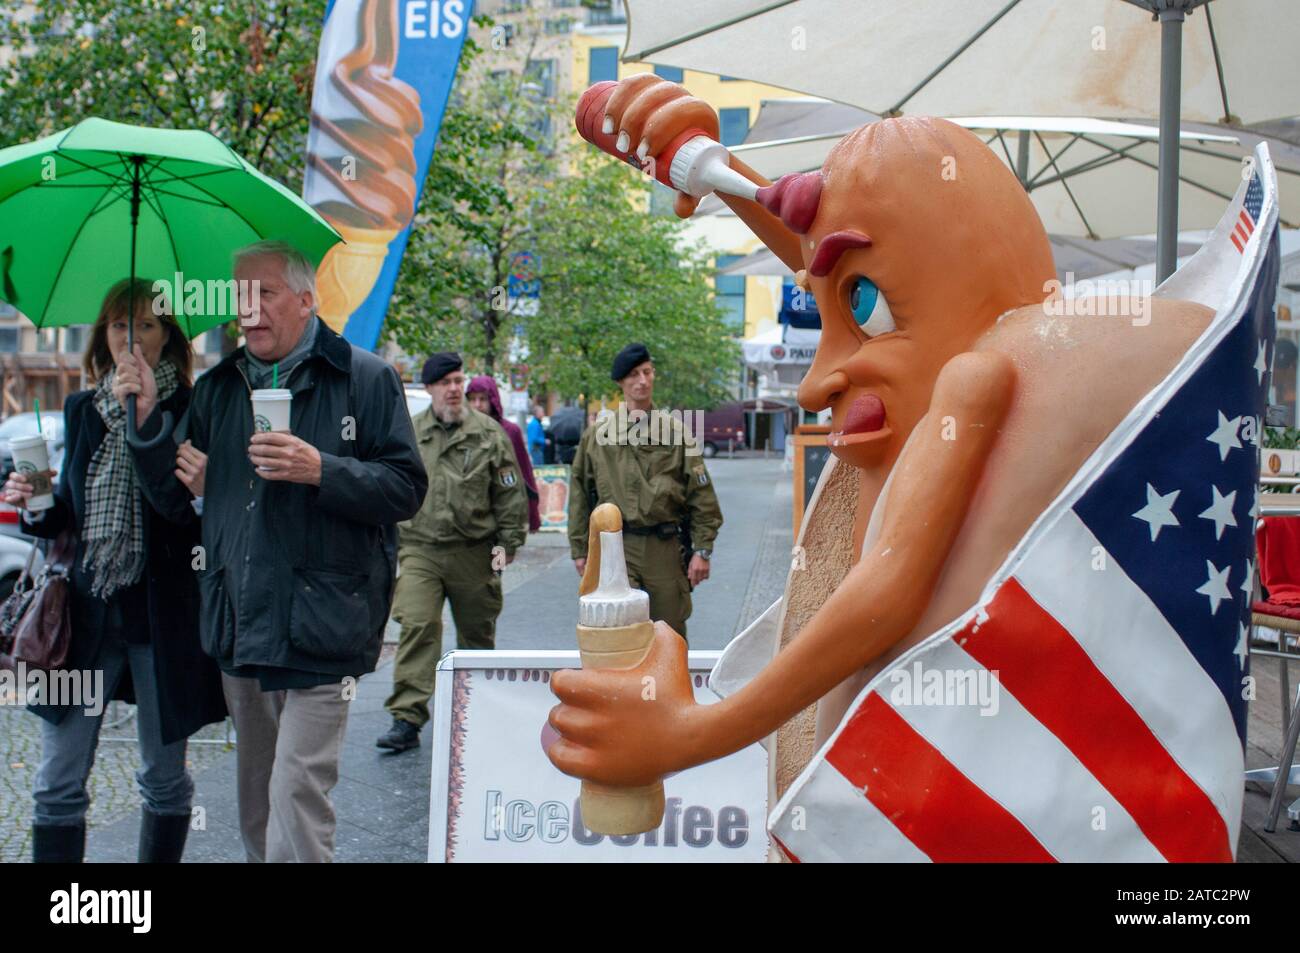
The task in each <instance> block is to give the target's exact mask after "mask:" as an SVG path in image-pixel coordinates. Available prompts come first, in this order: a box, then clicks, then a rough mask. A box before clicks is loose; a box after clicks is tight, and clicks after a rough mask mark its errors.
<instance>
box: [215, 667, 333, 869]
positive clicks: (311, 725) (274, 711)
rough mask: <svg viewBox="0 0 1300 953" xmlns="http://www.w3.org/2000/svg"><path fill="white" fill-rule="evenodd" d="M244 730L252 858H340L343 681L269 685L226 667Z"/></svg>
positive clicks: (245, 811)
mask: <svg viewBox="0 0 1300 953" xmlns="http://www.w3.org/2000/svg"><path fill="white" fill-rule="evenodd" d="M221 681H222V685H223V687H224V688H225V692H226V705H227V706H228V707H229V708H230V716H231V718H233V719H234V722H235V732H236V733H237V735H238V742H237V746H236V749H235V750H236V759H235V760H236V774H237V776H238V794H239V829H240V833H241V834H242V835H243V838H244V852H245V853H246V854H247V855H248V860H249V862H250V863H260V862H263V861H266V862H269V863H293V862H297V863H326V862H328V861H331V860H333V859H334V828H335V817H334V805H333V804H331V803H330V798H329V794H330V791H332V790H333V789H334V785H335V784H337V783H338V780H339V754H340V752H341V750H342V747H343V731H344V729H345V728H346V727H347V723H348V701H347V699H346V698H344V696H343V686H342V684H340V683H339V682H335V683H334V684H332V685H320V686H318V687H316V688H302V689H290V690H288V691H281V692H264V691H262V687H261V685H259V684H258V681H257V679H255V678H236V677H235V676H233V675H226V674H224V673H223V674H222V676H221Z"/></svg>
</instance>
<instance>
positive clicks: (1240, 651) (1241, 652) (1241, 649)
mask: <svg viewBox="0 0 1300 953" xmlns="http://www.w3.org/2000/svg"><path fill="white" fill-rule="evenodd" d="M1240 627H1241V637H1240V638H1239V639H1237V647H1236V648H1235V649H1233V650H1232V654H1233V655H1235V656H1237V665H1238V666H1239V667H1240V668H1242V669H1244V668H1245V667H1246V655H1247V653H1248V652H1249V651H1250V650H1249V649H1248V648H1247V647H1246V632H1247V631H1248V630H1247V629H1246V627H1245V626H1244V625H1242V626H1240Z"/></svg>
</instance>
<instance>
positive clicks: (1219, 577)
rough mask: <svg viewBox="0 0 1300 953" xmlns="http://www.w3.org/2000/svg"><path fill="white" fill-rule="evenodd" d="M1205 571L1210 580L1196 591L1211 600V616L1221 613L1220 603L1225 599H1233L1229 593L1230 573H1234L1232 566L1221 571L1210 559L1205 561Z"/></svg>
mask: <svg viewBox="0 0 1300 953" xmlns="http://www.w3.org/2000/svg"><path fill="white" fill-rule="evenodd" d="M1205 571H1206V573H1207V574H1208V578H1207V579H1206V580H1205V583H1204V584H1203V585H1202V586H1201V588H1199V589H1197V590H1196V591H1197V592H1198V593H1200V594H1201V595H1203V596H1207V597H1208V598H1209V600H1210V615H1214V614H1215V613H1216V612H1218V611H1219V603H1221V602H1222V601H1223V600H1224V599H1231V598H1232V593H1230V592H1229V591H1228V573H1229V572H1231V571H1232V567H1231V566H1225V567H1224V568H1223V569H1222V570H1220V569H1219V568H1218V567H1217V566H1215V565H1214V563H1212V562H1210V561H1209V560H1208V559H1207V560H1206V561H1205Z"/></svg>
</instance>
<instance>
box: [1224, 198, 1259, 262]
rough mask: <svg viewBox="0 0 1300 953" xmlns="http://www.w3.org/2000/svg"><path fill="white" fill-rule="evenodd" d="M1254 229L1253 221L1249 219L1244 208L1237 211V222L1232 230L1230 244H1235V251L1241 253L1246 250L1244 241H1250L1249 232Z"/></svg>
mask: <svg viewBox="0 0 1300 953" xmlns="http://www.w3.org/2000/svg"><path fill="white" fill-rule="evenodd" d="M1254 230H1255V223H1254V222H1253V221H1251V218H1250V216H1249V215H1247V214H1246V210H1245V209H1244V208H1243V209H1242V210H1241V211H1240V212H1238V213H1237V224H1236V226H1235V227H1234V228H1233V230H1232V235H1231V236H1230V237H1231V238H1232V244H1233V245H1235V246H1236V248H1237V251H1239V252H1242V253H1243V254H1244V253H1245V251H1246V242H1248V241H1250V233H1251V232H1253V231H1254Z"/></svg>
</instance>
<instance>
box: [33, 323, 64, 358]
mask: <svg viewBox="0 0 1300 953" xmlns="http://www.w3.org/2000/svg"><path fill="white" fill-rule="evenodd" d="M58 346H59V329H58V328H37V329H36V350H37V351H41V352H48V351H54V350H55V349H56V348H57V347H58Z"/></svg>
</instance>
